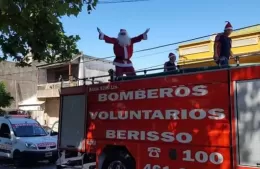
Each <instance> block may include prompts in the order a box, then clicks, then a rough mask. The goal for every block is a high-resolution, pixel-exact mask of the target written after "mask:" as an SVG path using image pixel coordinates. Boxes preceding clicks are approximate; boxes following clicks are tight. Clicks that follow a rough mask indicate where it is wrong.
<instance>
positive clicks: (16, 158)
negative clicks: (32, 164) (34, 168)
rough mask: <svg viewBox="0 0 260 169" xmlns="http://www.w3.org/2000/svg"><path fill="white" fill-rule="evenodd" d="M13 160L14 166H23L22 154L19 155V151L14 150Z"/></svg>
mask: <svg viewBox="0 0 260 169" xmlns="http://www.w3.org/2000/svg"><path fill="white" fill-rule="evenodd" d="M13 161H14V165H15V166H16V167H23V166H25V162H24V161H23V159H22V155H21V153H20V151H14V153H13Z"/></svg>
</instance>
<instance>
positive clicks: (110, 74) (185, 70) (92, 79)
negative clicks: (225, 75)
mask: <svg viewBox="0 0 260 169" xmlns="http://www.w3.org/2000/svg"><path fill="white" fill-rule="evenodd" d="M258 53H259V52H258ZM253 54H256V53H253ZM259 54H260V53H259ZM249 55H251V54H243V55H240V56H235V58H234V59H235V61H236V64H235V65H233V66H231V65H229V66H204V67H198V68H179V69H177V70H173V71H167V72H158V73H152V74H148V72H153V71H158V70H164V67H159V68H153V69H144V70H140V71H136V72H135V73H143V74H142V75H135V76H120V77H116V76H115V72H114V70H112V69H110V70H109V71H108V75H102V76H93V77H87V78H84V79H79V78H77V77H73V78H74V81H77V85H79V82H80V81H81V82H82V84H83V85H84V84H85V82H86V81H89V82H91V83H92V84H96V83H107V82H102V81H99V80H98V79H100V78H104V77H110V80H109V81H110V82H114V81H128V80H137V79H144V78H152V77H162V76H170V75H178V74H187V73H195V72H204V71H211V70H219V69H223V68H233V67H238V66H242V65H240V63H239V59H240V58H241V57H247V56H249ZM62 87H66V86H63V85H62Z"/></svg>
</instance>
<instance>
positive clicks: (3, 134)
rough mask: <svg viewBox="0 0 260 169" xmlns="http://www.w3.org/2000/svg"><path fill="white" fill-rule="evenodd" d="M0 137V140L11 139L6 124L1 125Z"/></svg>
mask: <svg viewBox="0 0 260 169" xmlns="http://www.w3.org/2000/svg"><path fill="white" fill-rule="evenodd" d="M0 137H2V138H8V139H10V138H11V131H10V128H9V126H8V125H7V124H5V123H3V124H2V125H1V128H0Z"/></svg>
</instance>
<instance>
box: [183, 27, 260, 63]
mask: <svg viewBox="0 0 260 169" xmlns="http://www.w3.org/2000/svg"><path fill="white" fill-rule="evenodd" d="M215 37H216V35H212V36H211V37H209V38H206V39H205V38H204V39H198V40H196V41H192V42H189V43H184V44H181V45H179V47H178V52H179V56H180V57H179V61H178V65H180V67H182V68H190V67H202V66H216V64H215V62H214V61H213V52H214V50H213V49H214V40H215ZM259 37H260V25H254V26H249V27H247V28H244V29H240V30H237V31H234V32H233V33H232V34H231V38H232V52H233V53H234V55H238V56H240V63H245V64H251V63H259V62H260V41H259ZM230 63H231V64H235V61H234V60H233V59H232V60H231V61H230Z"/></svg>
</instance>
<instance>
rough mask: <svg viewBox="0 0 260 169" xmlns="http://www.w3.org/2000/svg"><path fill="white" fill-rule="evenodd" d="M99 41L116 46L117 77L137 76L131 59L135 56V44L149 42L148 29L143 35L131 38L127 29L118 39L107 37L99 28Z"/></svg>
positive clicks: (123, 30)
mask: <svg viewBox="0 0 260 169" xmlns="http://www.w3.org/2000/svg"><path fill="white" fill-rule="evenodd" d="M97 30H98V32H99V39H100V40H105V42H106V43H110V44H113V45H114V54H115V56H116V58H115V59H114V62H113V64H114V65H115V67H116V76H123V75H124V74H125V75H126V76H135V75H136V73H135V69H134V67H133V64H132V62H131V60H130V59H131V57H132V55H133V50H134V43H137V42H140V41H142V40H147V33H148V32H149V29H147V30H146V31H145V32H144V33H143V34H141V35H139V36H136V37H133V38H130V37H129V36H128V34H127V31H126V30H125V29H121V30H120V32H119V34H118V37H117V38H112V37H109V36H107V35H105V34H104V33H103V32H101V30H100V29H99V28H97Z"/></svg>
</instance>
